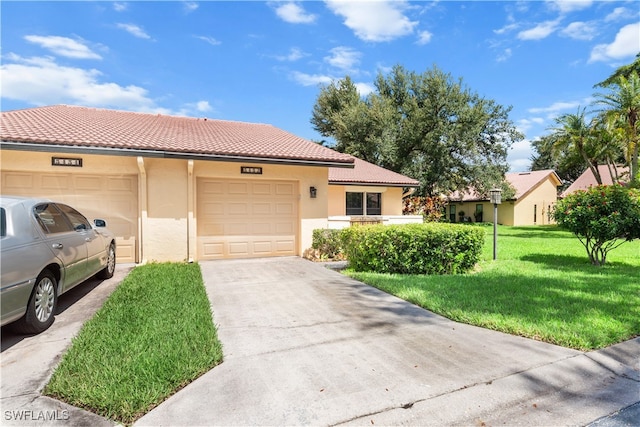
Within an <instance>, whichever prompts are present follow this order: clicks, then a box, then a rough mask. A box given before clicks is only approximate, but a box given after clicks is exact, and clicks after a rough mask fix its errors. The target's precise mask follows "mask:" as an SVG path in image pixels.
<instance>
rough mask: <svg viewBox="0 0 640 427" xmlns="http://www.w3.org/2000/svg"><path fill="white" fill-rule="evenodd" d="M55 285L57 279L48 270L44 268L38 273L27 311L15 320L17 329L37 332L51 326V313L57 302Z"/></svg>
mask: <svg viewBox="0 0 640 427" xmlns="http://www.w3.org/2000/svg"><path fill="white" fill-rule="evenodd" d="M57 286H58V283H57V280H56V278H55V277H54V275H53V274H52V273H51V272H50V271H48V270H46V271H43V272H42V273H40V276H38V279H37V280H36V285H35V286H34V287H33V291H32V292H31V297H30V298H29V303H28V304H27V312H26V313H25V315H24V316H23V317H22V318H21V319H20V320H19V321H18V322H16V328H17V330H18V331H20V332H22V333H26V334H37V333H40V332H42V331H44V330H45V329H47V328H49V326H51V324H52V323H53V313H54V311H55V309H56V305H57V303H58V294H57V291H56V288H57Z"/></svg>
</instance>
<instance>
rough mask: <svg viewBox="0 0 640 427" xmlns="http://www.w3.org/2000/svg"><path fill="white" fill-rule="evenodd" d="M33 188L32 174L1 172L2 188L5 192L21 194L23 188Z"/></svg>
mask: <svg viewBox="0 0 640 427" xmlns="http://www.w3.org/2000/svg"><path fill="white" fill-rule="evenodd" d="M32 188H33V175H32V174H26V173H15V172H6V173H3V174H2V190H3V193H6V194H11V195H15V194H18V193H20V194H23V193H22V191H23V190H27V189H29V190H30V189H32Z"/></svg>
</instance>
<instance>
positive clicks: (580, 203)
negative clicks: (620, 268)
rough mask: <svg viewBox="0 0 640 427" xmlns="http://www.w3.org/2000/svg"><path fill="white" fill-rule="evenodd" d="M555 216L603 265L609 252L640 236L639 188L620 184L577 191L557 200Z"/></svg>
mask: <svg viewBox="0 0 640 427" xmlns="http://www.w3.org/2000/svg"><path fill="white" fill-rule="evenodd" d="M553 215H554V218H555V220H556V221H557V222H558V225H559V226H560V227H562V228H564V229H566V230H569V231H571V232H572V233H574V234H575V235H576V236H577V237H578V239H579V240H580V242H581V243H582V244H583V245H584V247H585V248H586V249H587V254H588V256H589V260H590V261H591V263H592V264H593V265H597V266H601V265H604V263H605V262H606V260H607V253H608V252H609V251H611V250H613V249H615V248H617V247H618V246H620V245H621V244H622V243H624V242H626V241H630V240H634V239H639V238H640V191H638V190H634V189H630V188H626V187H623V186H621V185H609V186H604V185H602V186H597V187H591V188H589V189H588V190H582V191H576V192H575V193H572V194H569V195H568V196H567V197H565V198H564V199H562V200H560V201H559V202H558V204H557V205H556V208H555V211H554V214H553Z"/></svg>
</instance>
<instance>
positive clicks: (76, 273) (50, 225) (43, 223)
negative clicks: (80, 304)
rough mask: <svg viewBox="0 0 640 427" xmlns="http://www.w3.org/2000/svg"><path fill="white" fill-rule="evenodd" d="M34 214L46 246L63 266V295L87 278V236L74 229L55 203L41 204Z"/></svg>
mask: <svg viewBox="0 0 640 427" xmlns="http://www.w3.org/2000/svg"><path fill="white" fill-rule="evenodd" d="M33 213H34V215H35V218H36V220H37V222H38V224H40V227H41V228H42V230H43V232H44V235H45V238H44V241H45V244H46V245H47V246H48V247H49V249H51V251H52V252H53V253H54V254H55V256H56V257H58V259H59V260H60V261H61V262H62V264H63V267H64V268H63V270H64V275H63V276H62V277H63V278H62V280H61V287H62V289H61V290H60V293H62V292H64V291H66V290H67V289H69V288H70V287H73V286H75V285H76V284H78V283H79V282H81V281H82V280H84V279H85V278H86V277H87V245H86V241H85V236H83V235H82V234H81V233H77V232H76V231H75V230H74V229H73V226H72V225H71V222H69V220H68V219H67V217H66V216H65V215H64V214H63V213H62V212H61V211H60V209H58V207H57V206H56V205H55V203H42V204H39V205H37V206H36V207H35V208H34V212H33Z"/></svg>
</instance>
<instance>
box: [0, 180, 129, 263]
mask: <svg viewBox="0 0 640 427" xmlns="http://www.w3.org/2000/svg"><path fill="white" fill-rule="evenodd" d="M112 183H116V184H113V185H112ZM137 188H138V187H137V177H136V176H135V175H131V176H121V175H117V176H115V175H111V176H110V175H90V174H77V173H75V174H74V173H50V172H22V171H20V172H16V171H2V193H3V194H12V195H17V196H26V197H44V198H47V199H52V200H56V201H60V202H62V203H67V204H69V205H71V206H73V207H74V208H76V209H78V210H79V211H80V212H82V213H83V214H84V215H85V216H87V218H88V219H89V220H93V219H96V218H100V219H104V220H105V221H107V227H108V229H109V230H110V231H111V232H113V234H114V235H115V236H116V245H117V251H116V254H117V257H118V258H117V260H118V262H135V261H136V253H137V250H136V248H137V234H138V233H137V230H138V228H137V227H138V226H137V223H138V194H137V193H138V191H137Z"/></svg>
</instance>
